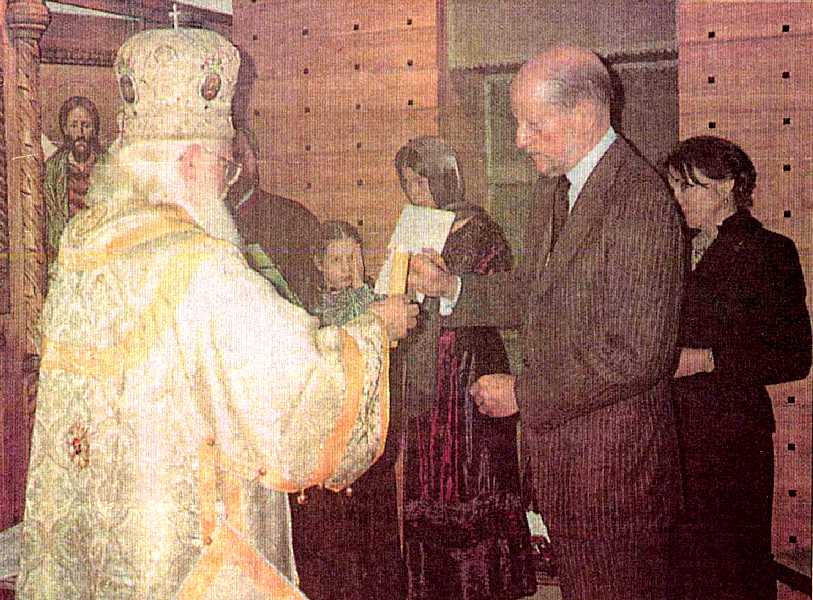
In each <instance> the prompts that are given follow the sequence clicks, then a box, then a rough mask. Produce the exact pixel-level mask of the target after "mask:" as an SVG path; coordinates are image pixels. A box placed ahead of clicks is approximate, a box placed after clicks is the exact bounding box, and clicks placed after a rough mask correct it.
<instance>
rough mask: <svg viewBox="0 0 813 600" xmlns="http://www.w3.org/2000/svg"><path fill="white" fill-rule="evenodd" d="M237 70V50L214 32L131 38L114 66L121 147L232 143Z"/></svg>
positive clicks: (145, 34)
mask: <svg viewBox="0 0 813 600" xmlns="http://www.w3.org/2000/svg"><path fill="white" fill-rule="evenodd" d="M239 66H240V56H239V54H238V52H237V49H236V48H235V47H234V46H233V45H232V44H231V42H229V41H228V40H227V39H226V38H224V37H223V36H221V35H220V34H218V33H215V32H214V31H208V30H204V29H184V28H181V29H152V30H148V31H143V32H141V33H137V34H136V35H134V36H133V37H131V38H129V39H128V40H127V41H126V42H124V44H123V45H122V46H121V48H120V49H119V52H118V55H117V56H116V62H115V66H114V68H115V72H116V78H117V80H118V85H119V93H120V94H121V98H122V100H123V101H124V108H123V111H122V112H123V114H122V117H121V118H122V122H121V124H120V126H121V128H122V131H121V134H122V138H123V141H125V142H130V141H135V140H139V139H190V138H202V139H230V138H231V137H232V135H233V134H234V130H233V128H232V121H231V100H232V96H233V95H234V87H235V84H236V82H237V71H238V69H239Z"/></svg>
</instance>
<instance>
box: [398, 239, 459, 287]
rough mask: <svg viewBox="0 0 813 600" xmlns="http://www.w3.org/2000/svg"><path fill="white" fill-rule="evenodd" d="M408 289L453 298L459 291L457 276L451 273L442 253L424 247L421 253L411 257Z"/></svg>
mask: <svg viewBox="0 0 813 600" xmlns="http://www.w3.org/2000/svg"><path fill="white" fill-rule="evenodd" d="M407 289H408V290H409V291H410V292H416V291H417V292H421V293H422V294H426V295H427V296H430V297H433V298H452V297H453V296H454V294H455V292H456V291H457V278H456V277H455V276H454V275H452V274H451V273H449V269H447V268H446V263H445V262H444V261H443V257H442V256H441V255H440V254H438V253H437V252H436V251H435V250H431V249H428V248H424V250H423V252H422V253H421V254H413V255H412V257H410V260H409V276H408V278H407Z"/></svg>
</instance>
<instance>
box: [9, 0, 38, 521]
mask: <svg viewBox="0 0 813 600" xmlns="http://www.w3.org/2000/svg"><path fill="white" fill-rule="evenodd" d="M48 22H49V13H48V9H47V8H46V7H45V4H44V2H42V0H13V1H11V2H9V4H8V6H7V8H6V25H7V27H8V42H9V47H8V50H9V51H10V52H11V61H9V62H10V63H11V64H13V69H12V71H11V72H10V73H8V76H7V77H6V85H8V86H9V93H8V94H7V96H6V98H7V100H8V103H9V104H10V106H9V105H7V106H6V118H7V119H8V122H7V125H6V135H7V144H6V151H7V174H8V191H9V194H8V210H9V215H8V216H9V230H10V247H11V261H10V282H11V320H10V321H9V328H8V331H7V339H6V357H5V358H6V362H7V376H8V377H7V381H6V389H5V390H4V392H5V397H4V399H3V400H4V411H3V437H4V440H3V442H4V448H3V455H4V465H3V467H4V469H3V470H4V473H3V475H4V482H3V483H4V487H5V493H4V498H3V504H4V506H3V509H4V510H3V515H2V517H3V519H2V520H3V522H4V524H8V523H9V522H14V521H18V520H20V518H21V517H22V509H23V503H24V494H25V489H24V488H25V473H26V467H27V465H28V448H29V443H30V437H31V425H32V416H33V412H34V406H35V398H36V378H37V368H38V362H39V360H38V356H37V347H38V339H37V323H38V321H39V316H40V311H41V309H42V303H43V299H44V294H45V281H46V261H45V206H44V196H43V156H42V146H41V144H40V121H41V116H40V104H39V62H40V39H41V37H42V34H43V32H44V31H45V29H46V27H47V26H48ZM7 64H8V63H7Z"/></svg>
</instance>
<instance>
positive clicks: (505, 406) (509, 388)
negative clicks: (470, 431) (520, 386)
mask: <svg viewBox="0 0 813 600" xmlns="http://www.w3.org/2000/svg"><path fill="white" fill-rule="evenodd" d="M516 380H517V378H516V376H514V375H505V374H502V373H497V374H494V375H483V376H482V377H480V379H478V380H477V381H475V382H474V383H473V384H472V386H471V387H470V388H469V394H471V398H472V400H474V403H475V404H476V405H477V409H478V410H479V411H480V412H481V413H483V414H484V415H488V416H489V417H510V416H511V415H513V414H516V413H518V412H519V407H518V406H517V397H516V394H515V393H514V382H516Z"/></svg>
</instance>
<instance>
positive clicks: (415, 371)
mask: <svg viewBox="0 0 813 600" xmlns="http://www.w3.org/2000/svg"><path fill="white" fill-rule="evenodd" d="M459 214H460V213H459ZM463 214H466V216H471V215H473V216H471V218H470V219H469V220H468V221H467V222H466V223H465V224H464V225H463V226H462V227H460V228H459V229H457V230H456V231H454V232H453V233H452V234H450V236H449V239H448V240H447V243H446V247H445V248H444V252H443V256H444V259H445V260H446V263H447V265H448V266H449V268H450V269H451V270H452V271H453V272H455V273H464V272H476V273H484V274H485V273H492V272H495V271H503V270H508V269H510V268H511V252H510V249H509V247H508V245H507V243H506V241H505V238H504V237H503V235H502V232H501V231H500V229H499V227H498V226H497V225H496V224H495V223H494V222H493V221H492V220H491V219H490V218H489V217H488V215H487V214H485V213H484V212H482V211H479V210H476V209H472V208H470V207H466V213H463ZM425 307H426V306H425ZM432 310H436V305H429V308H428V309H427V311H426V312H427V315H426V318H427V319H429V320H430V323H429V324H428V325H427V326H426V330H427V331H428V336H429V337H430V338H431V339H430V344H429V345H427V347H428V348H429V351H426V352H424V353H425V354H428V355H429V356H431V357H433V359H434V365H432V364H431V363H429V365H428V366H429V367H430V368H429V369H428V370H429V371H430V372H428V373H427V372H422V368H421V363H423V364H424V365H425V366H426V363H425V362H424V361H421V360H409V359H404V358H403V357H402V360H403V361H404V362H406V376H404V378H403V381H404V384H403V386H404V387H403V388H402V393H403V394H404V396H405V397H404V404H405V409H404V410H405V413H406V414H405V416H404V423H405V435H404V436H403V438H402V439H403V440H404V445H405V447H404V460H405V463H404V474H405V475H404V479H405V482H404V488H405V489H404V494H405V498H404V521H405V522H404V539H405V548H404V549H405V560H406V568H407V597H408V598H409V599H410V600H417V599H429V598H432V599H439V598H455V599H457V598H460V599H465V600H478V599H483V600H485V599H486V598H488V599H493V598H497V599H502V598H520V597H523V596H527V595H530V594H532V593H533V592H534V590H535V589H536V579H535V573H534V561H533V558H532V554H531V546H530V534H529V531H528V526H527V522H526V520H525V506H524V504H525V503H524V501H523V498H522V495H521V493H520V480H519V468H518V457H517V444H516V426H517V418H516V417H509V418H504V419H493V418H490V417H486V416H483V415H481V414H480V413H479V412H478V411H477V408H476V407H475V405H474V403H473V402H472V401H471V399H470V398H469V397H468V395H467V393H466V390H467V387H468V386H469V385H470V384H471V383H473V382H474V381H476V380H477V378H478V377H479V376H480V375H485V374H488V373H509V372H510V370H509V363H508V356H507V354H506V351H505V347H504V345H503V342H502V338H501V336H500V333H499V331H498V330H497V329H493V328H487V327H467V328H458V329H441V328H439V327H433V326H432V324H431V323H432V320H433V315H431V314H430V311H432ZM434 322H435V323H437V322H436V321H434ZM424 335H425V336H426V333H425V334H424ZM408 341H409V340H408ZM432 344H434V346H432ZM432 366H434V369H431V367H432ZM424 368H425V367H424ZM394 383H395V382H394ZM421 396H422V397H421Z"/></svg>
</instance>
